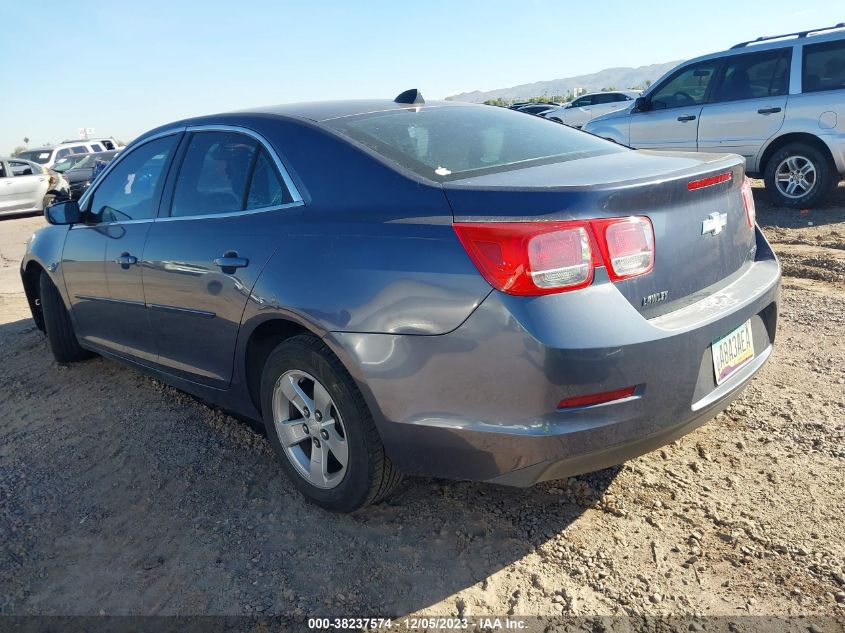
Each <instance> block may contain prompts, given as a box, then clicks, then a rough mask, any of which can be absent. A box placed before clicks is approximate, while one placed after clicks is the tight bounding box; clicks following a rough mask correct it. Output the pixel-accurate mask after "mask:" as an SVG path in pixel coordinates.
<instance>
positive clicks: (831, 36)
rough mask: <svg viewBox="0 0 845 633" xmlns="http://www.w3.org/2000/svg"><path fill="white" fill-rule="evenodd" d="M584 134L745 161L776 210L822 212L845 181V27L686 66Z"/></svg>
mask: <svg viewBox="0 0 845 633" xmlns="http://www.w3.org/2000/svg"><path fill="white" fill-rule="evenodd" d="M584 130H586V131H587V132H590V133H592V134H596V135H598V136H602V137H605V138H608V139H610V140H612V141H616V142H617V143H621V144H623V145H629V146H631V147H635V148H638V149H660V150H680V151H690V152H695V151H699V152H733V153H736V154H740V155H742V156H743V157H744V158H745V162H746V169H747V171H748V173H749V174H750V175H752V176H757V177H760V176H762V177H763V178H764V179H765V182H766V190H767V192H768V194H769V196H770V198H771V199H772V201H773V202H775V203H779V204H782V205H786V206H790V207H800V208H804V207H810V206H814V205H817V204H818V203H819V202H821V201H822V200H823V199H824V198H825V197H826V196H827V195H828V194H829V193H830V192H831V191H832V189H833V188H834V187H836V186H837V184H838V183H839V180H840V179H841V178H842V176H843V175H845V23H842V24H837V25H836V26H833V27H828V28H824V29H817V30H813V31H804V32H800V33H789V34H786V35H778V36H774V37H760V38H757V39H756V40H753V41H750V42H743V43H741V44H737V45H736V46H734V47H732V48H731V49H730V50H727V51H724V52H722V53H714V54H712V55H705V56H704V57H699V58H697V59H693V60H690V61H688V62H684V63H683V64H681V65H679V66H678V67H677V68H675V69H674V70H671V71H669V72H668V73H667V74H666V75H664V76H663V77H662V78H661V79H660V80H659V81H657V82H656V83H655V84H654V85H653V86H652V87H651V88H650V89H649V90H648V92H646V93H645V94H644V95H643V96H642V97H640V98H639V99H637V100H636V101H635V102H634V103H633V104H632V105H631V107H629V108H626V109H625V110H622V111H619V112H613V113H611V114H607V115H604V116H602V117H598V118H595V119H593V120H592V121H590V122H589V123H587V124H586V125H585V126H584Z"/></svg>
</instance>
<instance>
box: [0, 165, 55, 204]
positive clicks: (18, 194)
mask: <svg viewBox="0 0 845 633" xmlns="http://www.w3.org/2000/svg"><path fill="white" fill-rule="evenodd" d="M6 166H7V168H8V171H9V175H10V178H8V179H7V180H6V184H5V186H4V189H5V191H6V196H7V200H6V202H7V205H8V206H7V210H9V211H12V210H17V211H33V210H40V209H42V208H44V195H45V194H46V193H47V187H48V186H49V180H50V179H49V178H48V177H47V175H46V174H45V173H44V172H43V171H42V170H41V169H40V168H37V167H33V166H32V165H31V164H29V163H28V162H26V161H22V160H13V159H12V160H9V161H7V163H6Z"/></svg>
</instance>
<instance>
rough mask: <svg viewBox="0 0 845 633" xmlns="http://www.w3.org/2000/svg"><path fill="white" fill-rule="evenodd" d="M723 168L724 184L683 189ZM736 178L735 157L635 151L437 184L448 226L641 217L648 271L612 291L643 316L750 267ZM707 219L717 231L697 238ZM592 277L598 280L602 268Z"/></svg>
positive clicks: (750, 233) (749, 234)
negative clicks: (648, 229)
mask: <svg viewBox="0 0 845 633" xmlns="http://www.w3.org/2000/svg"><path fill="white" fill-rule="evenodd" d="M727 172H730V173H731V179H730V180H729V181H727V182H722V183H719V184H715V185H711V186H706V187H701V188H698V189H694V190H690V188H689V183H690V182H693V181H698V180H702V179H705V178H708V177H711V176H717V175H720V174H725V173H727ZM743 176H744V162H743V160H742V158H741V157H739V156H735V155H730V154H728V155H726V154H689V153H683V152H674V153H670V152H652V151H642V150H640V151H629V152H620V153H618V154H611V155H605V156H597V157H593V158H584V159H579V160H572V161H566V162H560V163H553V164H547V165H540V166H534V167H528V168H523V169H515V170H511V171H503V172H499V173H494V174H487V175H484V176H478V177H472V178H464V179H458V180H452V181H449V182H445V183H443V188H444V191H445V192H446V196H447V198H448V200H449V203H450V204H451V206H452V211H453V214H454V220H455V222H527V221H552V220H582V219H589V218H607V217H620V216H629V215H642V216H647V217H648V218H649V219H650V220H651V222H652V225H653V227H654V243H655V261H654V269H653V270H652V271H651V272H650V273H647V274H645V275H642V276H640V277H634V278H632V279H628V280H623V281H619V282H617V283H616V284H615V286H616V288H618V289H619V291H620V292H621V293H622V294H623V295H624V296H625V297H626V298H627V299H628V301H629V302H630V303H631V305H633V306H634V307H635V308H636V309H637V310H638V311H640V313H641V314H643V315H644V316H645V317H647V318H651V317H655V316H659V315H661V314H665V313H667V312H670V311H672V310H676V309H679V308H681V307H683V306H685V305H688V304H689V303H692V302H694V301H697V300H699V299H701V298H703V297H704V296H706V295H708V294H711V293H713V292H715V291H716V290H718V289H719V288H721V287H724V286H726V285H727V284H729V283H730V282H731V281H732V280H733V279H734V278H736V277H737V276H739V275H740V274H742V272H743V269H744V267H745V266H747V265H750V263H751V262H752V261H753V258H754V249H755V244H756V239H755V236H754V230H753V229H752V228H749V226H748V223H747V220H746V215H745V207H744V205H743V201H742V195H741V193H740V189H741V185H742V179H743ZM711 214H713V215H711ZM711 218H712V219H715V220H716V224H718V225H719V228H718V229H717V230H716V231H715V232H704V231H703V229H705V228H707V226H705V222H707V221H709V220H711ZM725 222H726V223H725ZM709 224H710V225H712V221H711V222H709ZM722 225H723V226H722ZM596 276H597V279H599V280H600V279H602V278H606V277H605V273H604V270H603V269H599V270H597V271H596Z"/></svg>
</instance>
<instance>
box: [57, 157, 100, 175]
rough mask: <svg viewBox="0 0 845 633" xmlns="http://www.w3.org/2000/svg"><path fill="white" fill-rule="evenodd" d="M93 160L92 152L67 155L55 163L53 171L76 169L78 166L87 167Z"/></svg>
mask: <svg viewBox="0 0 845 633" xmlns="http://www.w3.org/2000/svg"><path fill="white" fill-rule="evenodd" d="M90 162H92V161H91V154H86V155H83V156H78V155H77V156H65V157H64V158H62V159H61V160H58V161H56V164H55V165H53V167H52V169H53V171H58V172H63V171H67V170H69V169H76V168H77V167H85V166H86V165H87V164H88V163H90Z"/></svg>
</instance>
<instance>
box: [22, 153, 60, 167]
mask: <svg viewBox="0 0 845 633" xmlns="http://www.w3.org/2000/svg"><path fill="white" fill-rule="evenodd" d="M52 153H53V150H51V149H42V150H30V151H28V152H21V153H20V154H18V155H17V158H23V159H24V160H28V161H31V162H33V163H38V164H39V165H43V164H44V163H46V162H48V161H49V160H50V154H52Z"/></svg>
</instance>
